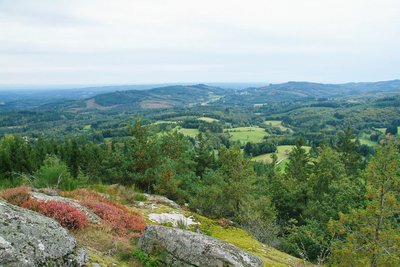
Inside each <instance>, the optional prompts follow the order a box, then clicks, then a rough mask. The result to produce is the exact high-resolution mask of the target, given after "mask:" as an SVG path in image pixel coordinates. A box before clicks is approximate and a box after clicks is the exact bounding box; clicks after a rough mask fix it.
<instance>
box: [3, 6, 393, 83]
mask: <svg viewBox="0 0 400 267" xmlns="http://www.w3.org/2000/svg"><path fill="white" fill-rule="evenodd" d="M396 78H400V1H399V0H241V1H235V0H201V1H193V0H107V1H100V0H65V1H63V0H0V84H32V85H38V84H62V85H66V84H88V85H89V84H142V83H174V82H204V83H207V82H283V81H289V80H308V81H317V82H346V81H376V80H389V79H396Z"/></svg>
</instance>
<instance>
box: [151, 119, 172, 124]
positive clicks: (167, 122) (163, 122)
mask: <svg viewBox="0 0 400 267" xmlns="http://www.w3.org/2000/svg"><path fill="white" fill-rule="evenodd" d="M152 124H153V125H159V124H176V121H165V120H159V121H156V122H153V123H152Z"/></svg>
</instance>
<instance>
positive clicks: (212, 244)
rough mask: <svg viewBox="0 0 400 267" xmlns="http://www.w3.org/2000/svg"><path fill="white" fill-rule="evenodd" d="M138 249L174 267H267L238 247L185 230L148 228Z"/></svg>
mask: <svg viewBox="0 0 400 267" xmlns="http://www.w3.org/2000/svg"><path fill="white" fill-rule="evenodd" d="M138 245H139V247H140V248H141V249H142V250H144V251H145V252H147V253H148V254H151V255H158V256H159V258H160V260H161V261H162V262H164V263H165V264H166V265H171V266H182V267H189V266H202V267H203V266H204V267H205V266H210V267H211V266H213V267H228V266H235V267H244V266H257V267H258V266H260V267H261V266H263V263H262V261H261V259H259V258H258V257H256V256H254V255H252V254H249V253H247V252H244V251H243V250H241V249H239V248H238V247H235V246H234V245H231V244H228V243H226V242H223V241H219V240H217V239H214V238H211V237H209V236H205V235H202V234H198V233H194V232H190V231H186V230H181V229H174V228H168V227H163V226H156V225H151V226H148V227H147V228H146V230H145V231H144V233H143V234H142V236H141V237H140V239H139V244H138Z"/></svg>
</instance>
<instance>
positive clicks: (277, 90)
mask: <svg viewBox="0 0 400 267" xmlns="http://www.w3.org/2000/svg"><path fill="white" fill-rule="evenodd" d="M399 93H400V80H393V81H383V82H371V83H345V84H322V83H312V82H287V83H281V84H270V85H267V86H264V87H257V88H255V87H253V88H247V89H244V90H239V91H236V92H235V94H231V95H229V96H227V98H226V99H225V102H226V103H237V104H240V103H241V104H243V103H248V104H257V103H268V102H276V101H291V100H300V99H321V98H327V99H332V98H371V97H373V98H376V97H381V96H387V95H393V94H399Z"/></svg>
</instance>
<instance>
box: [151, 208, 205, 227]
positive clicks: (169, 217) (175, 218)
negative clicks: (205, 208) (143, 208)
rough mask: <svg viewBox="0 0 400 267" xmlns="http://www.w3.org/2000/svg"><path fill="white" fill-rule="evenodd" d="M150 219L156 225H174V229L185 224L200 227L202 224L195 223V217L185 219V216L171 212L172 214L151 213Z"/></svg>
mask: <svg viewBox="0 0 400 267" xmlns="http://www.w3.org/2000/svg"><path fill="white" fill-rule="evenodd" d="M149 219H150V220H151V221H152V222H156V223H160V224H163V223H172V225H173V226H174V227H177V226H178V223H179V222H180V223H183V224H184V225H186V226H190V225H198V224H200V223H199V222H196V221H194V218H193V216H190V217H185V215H183V214H180V213H177V212H171V213H160V214H157V213H150V214H149Z"/></svg>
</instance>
